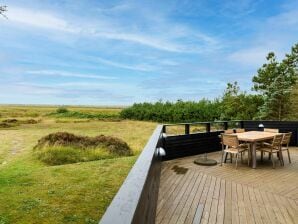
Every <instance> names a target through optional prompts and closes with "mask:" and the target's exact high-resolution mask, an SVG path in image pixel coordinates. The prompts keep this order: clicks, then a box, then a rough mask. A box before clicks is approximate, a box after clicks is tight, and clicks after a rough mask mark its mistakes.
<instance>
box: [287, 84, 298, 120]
mask: <svg viewBox="0 0 298 224" xmlns="http://www.w3.org/2000/svg"><path fill="white" fill-rule="evenodd" d="M290 103H291V110H290V113H289V115H288V119H290V120H298V82H296V85H295V86H294V88H293V90H292V92H291V97H290Z"/></svg>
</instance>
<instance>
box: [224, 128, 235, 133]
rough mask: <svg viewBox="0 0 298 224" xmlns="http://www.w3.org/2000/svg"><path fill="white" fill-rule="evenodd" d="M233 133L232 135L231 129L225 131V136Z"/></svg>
mask: <svg viewBox="0 0 298 224" xmlns="http://www.w3.org/2000/svg"><path fill="white" fill-rule="evenodd" d="M233 133H234V130H233V129H228V130H225V134H233Z"/></svg>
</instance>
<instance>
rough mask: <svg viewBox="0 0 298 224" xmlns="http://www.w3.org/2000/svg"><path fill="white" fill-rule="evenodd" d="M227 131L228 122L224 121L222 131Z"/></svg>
mask: <svg viewBox="0 0 298 224" xmlns="http://www.w3.org/2000/svg"><path fill="white" fill-rule="evenodd" d="M227 129H228V122H227V121H225V122H224V130H227Z"/></svg>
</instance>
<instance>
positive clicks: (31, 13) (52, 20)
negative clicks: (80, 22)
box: [6, 6, 80, 32]
mask: <svg viewBox="0 0 298 224" xmlns="http://www.w3.org/2000/svg"><path fill="white" fill-rule="evenodd" d="M6 15H7V17H8V18H9V21H12V22H15V23H20V24H22V25H27V26H33V27H37V28H42V29H51V30H60V31H64V32H79V31H80V30H79V29H77V28H74V27H73V26H71V25H70V24H69V23H68V22H67V21H66V20H64V19H62V18H59V17H57V16H56V15H53V14H51V13H49V12H42V11H35V10H31V9H26V8H19V7H14V6H10V7H9V10H8V12H7V13H6Z"/></svg>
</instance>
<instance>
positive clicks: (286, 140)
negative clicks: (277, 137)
mask: <svg viewBox="0 0 298 224" xmlns="http://www.w3.org/2000/svg"><path fill="white" fill-rule="evenodd" d="M291 136H292V132H289V133H285V134H284V136H283V139H282V142H281V144H282V145H287V146H288V145H289V143H290V140H291Z"/></svg>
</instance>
